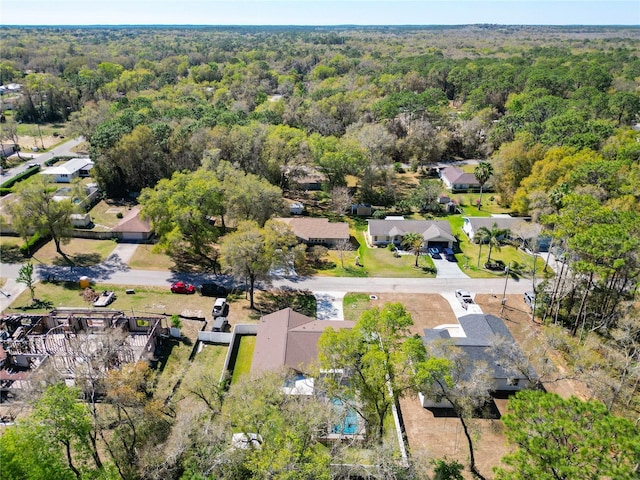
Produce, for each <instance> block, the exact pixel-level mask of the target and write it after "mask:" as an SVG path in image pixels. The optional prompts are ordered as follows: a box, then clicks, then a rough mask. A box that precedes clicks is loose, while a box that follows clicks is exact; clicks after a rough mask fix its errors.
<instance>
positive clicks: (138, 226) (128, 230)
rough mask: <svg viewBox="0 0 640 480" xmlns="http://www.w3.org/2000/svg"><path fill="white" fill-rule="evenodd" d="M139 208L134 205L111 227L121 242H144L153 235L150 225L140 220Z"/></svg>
mask: <svg viewBox="0 0 640 480" xmlns="http://www.w3.org/2000/svg"><path fill="white" fill-rule="evenodd" d="M140 210H141V208H140V206H139V205H136V206H135V207H133V208H132V209H131V210H129V212H127V214H126V215H125V216H124V217H123V218H122V220H120V222H119V223H118V224H117V225H116V226H115V227H113V229H112V232H114V233H116V235H117V237H118V239H119V240H120V241H122V242H146V241H148V240H149V239H150V238H151V236H152V235H153V230H152V228H151V224H149V222H146V221H144V220H142V219H141V218H140Z"/></svg>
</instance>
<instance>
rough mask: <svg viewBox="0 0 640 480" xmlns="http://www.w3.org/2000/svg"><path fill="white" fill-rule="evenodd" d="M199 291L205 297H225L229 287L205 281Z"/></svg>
mask: <svg viewBox="0 0 640 480" xmlns="http://www.w3.org/2000/svg"><path fill="white" fill-rule="evenodd" d="M198 291H199V292H200V295H204V296H205V297H224V296H225V295H226V294H227V289H226V288H224V287H223V286H222V285H218V284H217V283H203V284H202V285H200V288H198Z"/></svg>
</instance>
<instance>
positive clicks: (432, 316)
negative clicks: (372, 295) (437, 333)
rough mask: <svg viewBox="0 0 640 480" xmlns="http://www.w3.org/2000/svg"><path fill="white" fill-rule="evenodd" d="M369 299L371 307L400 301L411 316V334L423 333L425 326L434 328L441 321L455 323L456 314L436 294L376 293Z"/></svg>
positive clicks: (441, 322) (440, 323) (445, 301)
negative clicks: (373, 298) (372, 298)
mask: <svg viewBox="0 0 640 480" xmlns="http://www.w3.org/2000/svg"><path fill="white" fill-rule="evenodd" d="M376 297H377V298H376V299H375V300H371V306H372V307H382V306H383V305H384V304H385V303H389V302H400V303H402V304H403V305H404V306H405V308H406V309H407V311H408V312H409V313H410V314H411V317H412V318H413V326H412V327H411V328H410V330H411V333H412V334H418V335H423V334H424V329H425V328H435V327H437V326H438V325H442V324H443V323H456V316H455V315H454V313H453V310H452V309H451V306H450V305H449V302H448V301H447V300H445V299H444V297H442V296H441V295H438V294H434V293H432V294H423V295H415V294H408V293H377V294H376Z"/></svg>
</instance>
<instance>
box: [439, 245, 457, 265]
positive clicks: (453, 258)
mask: <svg viewBox="0 0 640 480" xmlns="http://www.w3.org/2000/svg"><path fill="white" fill-rule="evenodd" d="M442 253H444V258H446V259H447V260H449V261H450V262H455V261H456V256H455V254H454V253H453V250H451V249H450V248H445V249H443V250H442Z"/></svg>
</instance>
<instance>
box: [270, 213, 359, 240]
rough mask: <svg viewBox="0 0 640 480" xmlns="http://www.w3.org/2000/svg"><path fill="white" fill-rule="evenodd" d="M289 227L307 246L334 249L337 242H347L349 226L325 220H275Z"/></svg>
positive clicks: (302, 218) (307, 218) (300, 218)
mask: <svg viewBox="0 0 640 480" xmlns="http://www.w3.org/2000/svg"><path fill="white" fill-rule="evenodd" d="M274 220H277V221H279V222H282V223H286V224H287V225H289V227H291V230H292V231H293V234H294V235H295V236H296V237H297V238H298V240H300V241H301V242H302V243H306V244H307V245H324V246H326V247H334V246H335V245H336V244H337V243H338V242H339V241H342V240H347V241H348V240H349V225H348V224H347V223H345V222H330V221H329V220H328V219H326V218H310V217H297V218H275V219H274Z"/></svg>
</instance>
